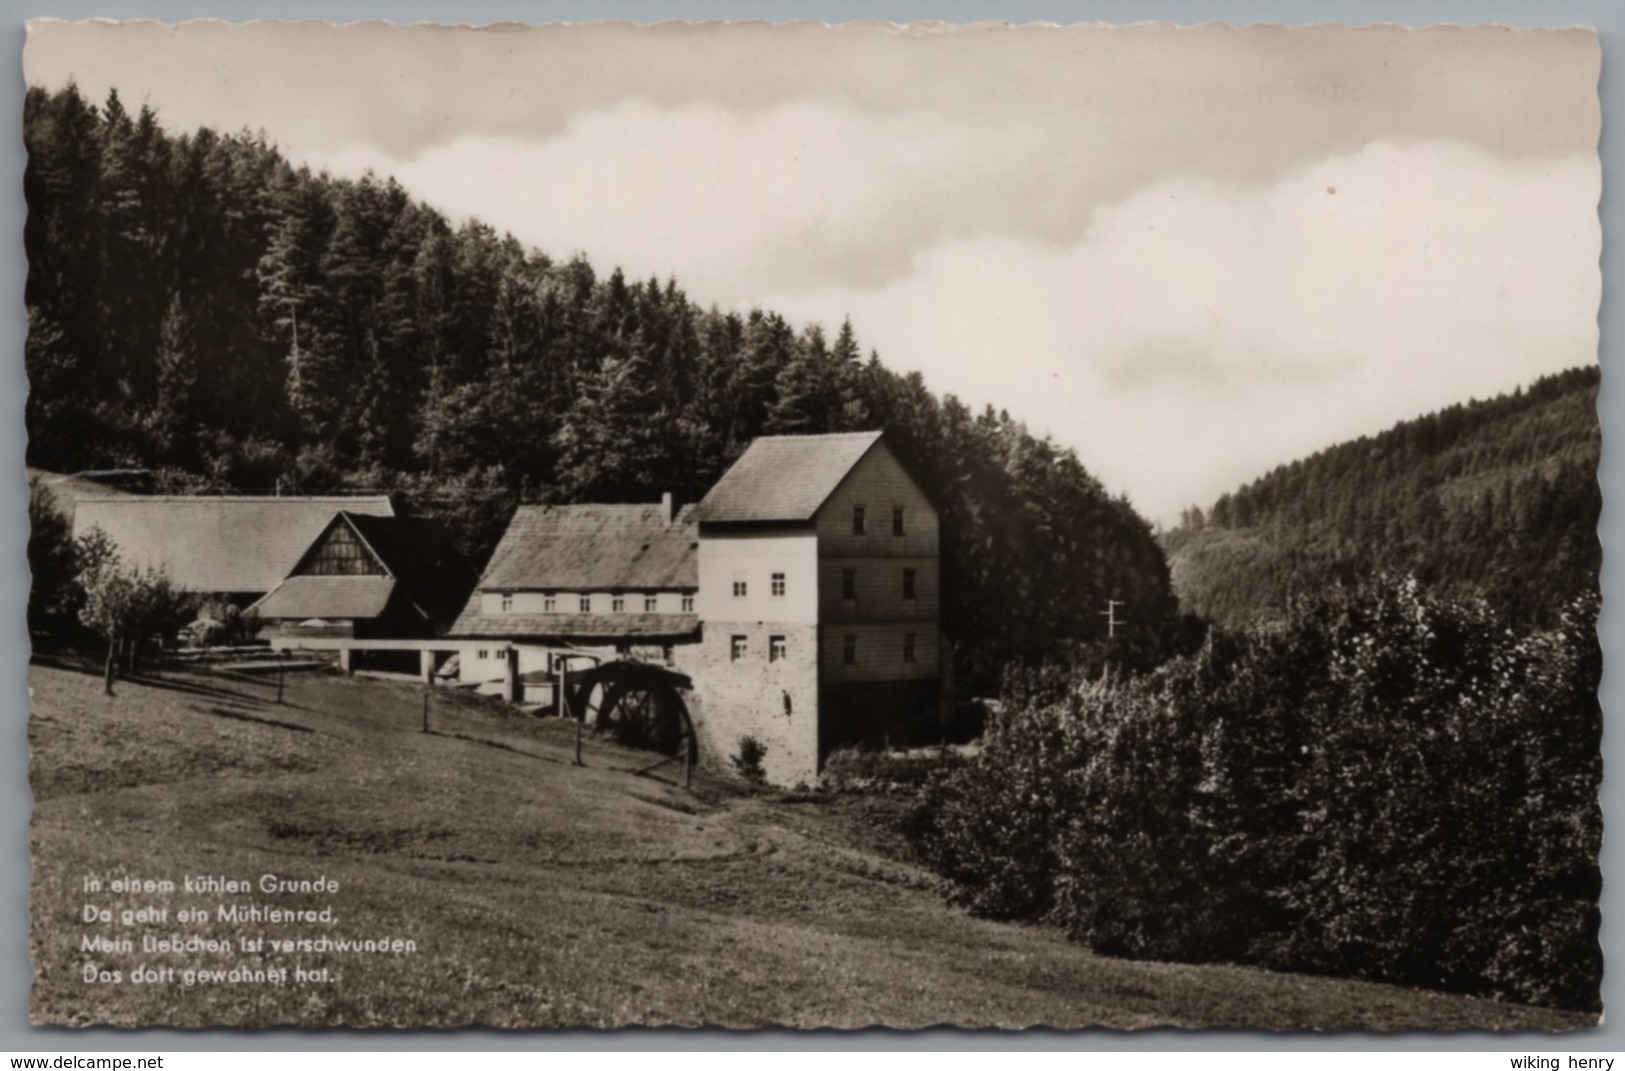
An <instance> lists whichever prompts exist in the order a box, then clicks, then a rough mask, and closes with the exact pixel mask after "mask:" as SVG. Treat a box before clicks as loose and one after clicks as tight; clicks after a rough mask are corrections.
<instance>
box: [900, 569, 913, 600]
mask: <svg viewBox="0 0 1625 1071" xmlns="http://www.w3.org/2000/svg"><path fill="white" fill-rule="evenodd" d="M914 575H915V574H914V570H913V569H904V570H903V598H905V599H912V598H914Z"/></svg>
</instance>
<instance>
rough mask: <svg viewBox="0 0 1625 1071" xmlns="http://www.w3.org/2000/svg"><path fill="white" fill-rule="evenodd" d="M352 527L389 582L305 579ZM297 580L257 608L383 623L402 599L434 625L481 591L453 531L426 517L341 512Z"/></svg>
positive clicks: (265, 613) (282, 614)
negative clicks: (395, 598)
mask: <svg viewBox="0 0 1625 1071" xmlns="http://www.w3.org/2000/svg"><path fill="white" fill-rule="evenodd" d="M341 524H342V525H348V526H349V527H350V529H351V530H352V531H354V532H355V534H356V536H357V537H359V538H360V540H361V542H362V545H363V546H365V547H366V549H367V550H368V551H369V552H370V553H371V555H372V557H373V559H374V560H375V561H376V562H377V563H378V565H380V566H381V567H382V568H383V569H384V571H385V572H386V573H388V574H389V575H388V576H323V575H311V574H307V573H305V572H304V570H306V569H307V568H309V561H310V559H311V557H312V556H314V555H315V554H316V552H317V551H318V550H319V549H320V548H321V546H322V544H323V543H325V542H326V540H327V537H328V534H329V533H330V532H331V531H332V530H333V528H335V527H337V526H338V525H341ZM292 572H293V573H294V574H295V575H292V576H289V577H288V578H287V579H286V580H284V581H282V583H281V584H279V585H278V586H277V587H276V588H275V589H274V590H273V591H272V592H271V593H270V594H269V595H267V596H266V597H265V598H263V599H261V600H260V601H259V602H257V603H255V606H254V608H255V609H256V610H257V611H258V612H259V614H260V616H261V617H266V618H306V617H322V618H335V619H357V618H375V617H379V616H381V615H382V614H383V612H384V610H385V608H386V607H387V605H388V603H389V598H390V596H391V595H392V594H398V595H399V597H400V598H401V599H402V600H404V601H405V602H406V603H409V604H410V605H411V606H413V607H415V608H416V609H417V610H418V611H420V612H421V613H422V615H423V616H424V617H425V618H426V619H428V620H430V621H435V622H439V623H441V624H445V623H447V622H449V621H450V620H451V619H452V618H453V617H455V616H456V614H457V611H458V610H459V609H461V608H462V605H463V602H464V601H465V600H466V599H467V598H468V593H469V590H470V589H471V588H472V587H473V586H474V580H475V576H474V571H473V569H471V568H470V567H469V564H468V561H467V559H465V558H464V557H463V556H462V554H461V552H459V551H458V550H457V548H456V547H455V546H454V545H453V544H452V542H451V538H450V536H448V535H447V534H446V530H445V529H444V528H442V527H441V526H440V525H439V524H438V523H437V522H435V521H433V520H429V519H427V518H424V517H379V516H373V515H370V514H364V513H351V512H350V511H348V510H341V511H340V512H338V513H337V514H335V515H334V516H333V519H332V520H331V521H329V522H328V524H327V525H326V527H324V528H323V529H322V530H321V532H319V533H318V534H317V536H316V538H314V539H313V540H312V541H311V544H310V546H309V548H308V549H307V550H306V551H305V553H304V554H302V555H300V557H299V561H298V562H297V563H296V564H295V566H294V568H293V570H292Z"/></svg>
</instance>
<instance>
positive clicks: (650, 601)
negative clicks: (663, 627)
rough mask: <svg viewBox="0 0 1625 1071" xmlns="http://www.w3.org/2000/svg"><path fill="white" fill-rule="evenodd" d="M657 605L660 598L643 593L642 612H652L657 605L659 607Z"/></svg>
mask: <svg viewBox="0 0 1625 1071" xmlns="http://www.w3.org/2000/svg"><path fill="white" fill-rule="evenodd" d="M659 605H660V600H659V599H657V598H655V597H654V596H653V595H645V596H644V597H643V612H644V613H646V614H652V613H654V612H655V609H656V608H657V607H659Z"/></svg>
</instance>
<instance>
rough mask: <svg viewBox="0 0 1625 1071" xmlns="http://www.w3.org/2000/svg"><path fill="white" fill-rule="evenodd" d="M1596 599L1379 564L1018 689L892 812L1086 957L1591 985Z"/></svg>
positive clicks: (1495, 986) (972, 879)
mask: <svg viewBox="0 0 1625 1071" xmlns="http://www.w3.org/2000/svg"><path fill="white" fill-rule="evenodd" d="M1595 615H1596V601H1595V599H1594V598H1588V599H1585V600H1582V601H1580V602H1578V603H1576V604H1575V605H1574V606H1572V607H1570V608H1569V609H1568V610H1567V611H1566V612H1565V613H1564V614H1563V615H1562V618H1561V620H1560V622H1559V625H1558V626H1557V627H1556V628H1553V629H1551V630H1548V631H1545V632H1540V633H1534V634H1529V635H1516V634H1514V633H1513V632H1511V631H1510V630H1508V629H1507V628H1506V627H1505V625H1504V624H1503V623H1502V622H1501V621H1500V619H1499V618H1498V617H1497V615H1496V614H1495V613H1493V612H1492V611H1491V610H1490V609H1489V608H1488V607H1487V606H1485V605H1484V604H1483V603H1482V602H1479V601H1474V600H1447V599H1441V598H1438V597H1435V596H1432V595H1429V594H1427V593H1426V592H1424V591H1423V590H1421V588H1420V587H1419V586H1418V585H1417V584H1416V583H1414V582H1412V581H1400V582H1396V581H1392V580H1379V581H1378V582H1376V583H1374V584H1373V585H1371V586H1369V587H1368V588H1366V589H1364V590H1362V591H1359V592H1356V593H1341V592H1334V593H1331V594H1330V595H1327V596H1325V597H1322V598H1319V599H1316V600H1312V601H1307V602H1304V603H1302V604H1300V605H1297V606H1294V607H1293V608H1292V610H1291V612H1290V613H1289V614H1288V615H1287V617H1286V619H1285V621H1284V623H1281V624H1278V625H1274V626H1259V627H1257V628H1254V629H1252V630H1250V631H1249V632H1248V633H1246V634H1245V635H1243V636H1240V637H1232V638H1226V637H1210V638H1209V640H1208V641H1207V643H1206V644H1205V645H1204V647H1203V648H1202V650H1201V651H1200V652H1199V653H1198V654H1197V655H1194V656H1191V657H1188V658H1181V659H1176V660H1174V661H1172V662H1170V663H1168V664H1167V665H1165V666H1164V667H1163V668H1162V669H1160V670H1158V671H1157V672H1155V673H1152V674H1150V675H1147V676H1144V677H1140V678H1136V679H1132V680H1117V679H1111V678H1107V679H1103V680H1099V681H1094V682H1081V681H1076V680H1074V681H1073V682H1072V684H1071V685H1070V687H1068V688H1065V689H1062V688H1057V687H1055V685H1054V682H1053V681H1052V680H1044V681H1040V682H1038V686H1036V687H1028V688H1027V690H1026V692H1025V693H1024V697H1025V698H1024V701H1021V702H1011V703H1008V704H1007V705H1006V707H1005V709H1004V710H1003V712H1001V714H1000V715H999V717H998V718H996V719H995V721H994V724H993V725H992V726H991V727H990V729H989V735H988V740H987V745H986V747H985V748H984V750H983V751H982V753H981V755H980V756H978V758H977V759H975V760H974V761H972V762H970V763H968V764H966V765H965V766H964V767H963V768H961V769H958V770H954V771H951V772H948V773H946V774H945V775H943V776H940V777H938V778H937V779H935V780H934V781H933V782H932V783H931V785H930V786H929V787H928V789H927V792H926V794H925V801H924V804H923V805H922V807H921V808H920V810H919V812H918V814H917V815H916V816H915V820H914V822H913V823H912V829H913V834H912V836H913V839H914V840H915V842H916V845H917V846H918V847H919V849H920V850H921V852H922V854H923V855H924V856H925V858H926V859H927V860H929V861H930V862H931V863H933V864H934V865H935V866H936V867H937V868H938V869H939V870H940V871H941V872H942V873H944V874H945V875H946V876H948V877H949V878H951V879H953V881H954V883H955V894H954V895H955V897H956V898H957V899H958V900H960V901H961V902H963V903H965V904H967V905H968V906H970V907H971V908H972V909H973V910H976V911H979V912H981V913H984V914H989V915H998V916H1005V917H1021V918H1031V919H1040V918H1043V919H1048V920H1050V921H1052V922H1054V923H1056V924H1058V925H1061V926H1063V927H1065V929H1066V930H1067V932H1068V933H1069V934H1070V935H1072V936H1073V937H1074V938H1076V939H1078V940H1080V941H1082V942H1085V943H1087V944H1089V945H1090V946H1091V947H1093V948H1095V949H1097V950H1099V951H1103V952H1108V953H1114V954H1123V955H1131V956H1144V957H1155V958H1166V959H1181V960H1189V961H1202V960H1231V961H1240V962H1251V963H1258V964H1262V965H1265V966H1269V967H1272V968H1277V969H1287V970H1309V971H1317V972H1324V973H1332V974H1338V975H1349V976H1356V977H1363V978H1370V979H1374V980H1382V981H1389V982H1397V983H1402V984H1411V985H1423V986H1430V987H1435V988H1446V989H1452V990H1456V991H1461V992H1471V993H1478V994H1484V995H1491V996H1497V997H1503V998H1510V999H1517V1000H1524V1001H1532V1002H1538V1003H1543V1004H1550V1005H1556V1006H1561V1007H1570V1008H1584V1009H1593V1008H1595V1007H1597V997H1598V982H1599V979H1600V973H1601V960H1600V953H1599V951H1598V948H1597V942H1596V934H1597V927H1598V911H1597V897H1598V893H1599V890H1600V877H1599V872H1598V869H1597V850H1598V848H1599V846H1600V839H1601V815H1600V810H1599V808H1598V804H1597V791H1598V788H1599V786H1600V780H1601V758H1600V732H1601V715H1600V708H1599V706H1598V704H1597V698H1596V687H1597V684H1598V682H1599V680H1600V673H1601V653H1600V649H1599V647H1598V645H1597V642H1596V637H1595V632H1594V628H1593V624H1594V621H1595Z"/></svg>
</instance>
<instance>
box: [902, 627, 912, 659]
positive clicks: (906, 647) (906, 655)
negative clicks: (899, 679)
mask: <svg viewBox="0 0 1625 1071" xmlns="http://www.w3.org/2000/svg"><path fill="white" fill-rule="evenodd" d="M903 661H905V662H912V661H914V633H912V632H905V633H903Z"/></svg>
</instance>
